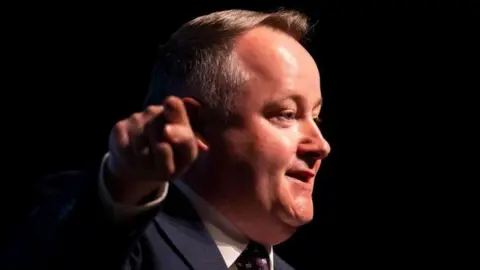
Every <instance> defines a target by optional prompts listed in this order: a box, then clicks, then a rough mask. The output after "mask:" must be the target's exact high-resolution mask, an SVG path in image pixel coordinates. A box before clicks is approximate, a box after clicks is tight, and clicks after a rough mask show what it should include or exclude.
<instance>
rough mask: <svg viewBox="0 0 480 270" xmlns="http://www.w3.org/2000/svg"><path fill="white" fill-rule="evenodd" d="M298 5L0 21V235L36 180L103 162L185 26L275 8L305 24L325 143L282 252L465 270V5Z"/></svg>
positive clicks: (79, 9)
mask: <svg viewBox="0 0 480 270" xmlns="http://www.w3.org/2000/svg"><path fill="white" fill-rule="evenodd" d="M304 2H305V1H277V2H276V3H267V2H264V1H263V2H262V1H228V4H226V2H225V3H224V4H213V3H206V2H204V1H202V2H196V3H186V2H185V3H184V2H175V3H173V2H172V3H160V2H159V3H157V4H152V5H149V6H141V7H140V6H138V5H136V6H132V5H131V4H124V5H119V4H111V5H107V4H103V5H101V6H100V5H98V4H88V5H87V4H73V3H69V2H68V3H69V4H68V5H67V4H51V5H46V4H42V5H35V6H32V5H30V4H28V5H27V4H25V5H24V6H19V7H15V8H12V9H11V11H12V12H8V9H6V13H7V14H6V15H7V18H8V20H7V23H6V24H5V26H6V28H7V29H6V32H5V34H6V35H5V37H7V36H8V37H7V38H5V41H4V42H5V43H8V44H9V45H12V50H10V49H7V50H5V51H4V54H5V55H4V56H5V57H4V59H8V60H11V61H8V62H7V61H5V62H4V63H7V65H8V67H7V69H8V70H9V71H13V72H12V75H10V72H9V73H7V74H8V76H6V77H5V80H4V82H6V83H5V86H4V90H6V91H3V98H2V103H3V107H2V110H3V111H4V114H3V115H4V120H6V121H4V130H3V132H2V133H3V136H6V137H5V139H4V140H3V142H4V145H3V150H4V151H3V154H4V157H5V159H8V161H5V162H4V163H3V164H4V166H3V167H4V168H3V171H4V176H3V177H2V178H3V179H4V181H3V183H4V188H3V194H4V195H3V196H2V199H3V200H4V203H3V205H4V206H5V210H4V211H3V213H5V217H6V219H7V220H8V222H7V223H6V224H7V226H14V225H15V224H16V223H17V222H18V221H19V220H21V218H22V217H23V214H24V213H25V211H28V209H30V207H31V201H30V200H29V198H32V197H31V196H32V194H31V191H30V189H29V186H30V185H29V184H30V183H31V182H32V181H33V180H36V179H38V178H40V177H42V176H44V175H45V174H48V173H53V172H56V171H59V170H67V169H81V168H82V167H83V166H85V165H86V164H87V163H89V162H91V161H92V160H95V159H98V158H99V157H101V156H102V155H103V154H104V153H105V152H106V151H107V140H108V134H109V131H110V129H111V127H112V125H113V124H114V123H115V122H116V121H118V120H120V119H122V118H124V117H127V116H128V115H129V114H131V113H133V112H135V111H137V110H140V109H141V105H142V101H143V98H144V95H145V93H146V90H147V86H148V82H149V76H150V73H149V72H150V68H151V64H152V60H153V58H152V57H153V55H154V53H155V50H156V47H157V46H158V44H159V43H160V42H163V41H165V40H166V39H167V38H168V36H169V34H170V33H172V32H173V31H174V30H175V29H176V28H178V27H179V26H180V25H181V24H182V23H184V22H186V21H187V20H190V19H192V18H193V17H195V16H198V15H201V14H205V13H208V12H211V11H215V10H219V9H227V8H247V9H254V10H274V9H276V8H277V7H281V6H283V7H286V8H296V9H299V10H300V11H303V12H305V13H307V14H308V15H310V16H311V18H312V21H314V22H316V27H315V30H314V32H313V35H312V38H311V42H310V45H309V49H310V51H311V53H312V55H313V56H314V57H315V59H316V60H317V63H318V65H319V68H320V71H321V79H322V91H323V96H324V99H325V101H324V108H323V112H322V118H323V121H324V123H323V124H322V129H323V132H324V135H325V137H326V138H327V139H328V140H329V141H330V143H331V145H332V153H331V155H330V157H329V158H328V159H327V160H326V161H325V162H324V165H323V167H322V169H321V172H320V174H319V176H318V179H317V184H316V191H315V203H316V208H315V210H316V216H315V220H314V222H312V223H311V224H309V225H307V226H305V227H304V228H302V229H301V230H300V231H299V232H298V233H297V235H295V237H293V238H292V239H291V240H289V241H287V242H286V243H284V244H282V245H281V246H279V247H278V251H279V253H280V254H281V255H283V257H284V258H285V259H286V260H287V261H288V262H290V263H291V264H292V265H294V266H297V267H298V268H299V269H346V267H352V266H353V267H356V268H360V267H362V268H363V267H365V268H366V269H371V268H378V269H380V268H381V269H392V268H397V267H412V266H420V267H431V266H433V265H435V266H444V265H446V264H451V265H457V266H458V264H459V263H462V262H463V259H458V257H457V256H456V254H457V251H458V250H459V248H460V247H462V246H463V245H462V244H460V245H459V244H458V243H457V242H456V240H464V238H463V236H460V232H461V231H463V228H462V227H458V226H456V225H462V226H463V224H464V223H463V222H464V221H461V220H462V219H461V217H462V215H463V210H462V209H463V208H464V204H463V203H459V202H460V199H459V198H462V199H465V196H460V195H459V193H460V192H462V189H466V188H465V187H464V185H463V183H464V182H463V180H464V179H470V178H471V179H472V180H473V178H472V177H469V176H466V175H464V170H463V169H456V166H457V165H465V164H466V163H468V162H467V161H465V160H467V159H468V157H467V155H466V154H460V149H459V143H460V142H461V141H463V140H464V139H466V137H467V135H462V136H461V137H460V138H459V137H458V136H456V135H455V134H457V135H458V133H460V130H461V126H462V125H463V124H464V123H469V124H472V123H475V122H467V120H466V119H467V115H471V112H470V110H471V109H473V107H474V106H471V105H470V104H471V102H470V101H472V99H468V98H466V94H469V93H475V91H476V90H478V84H473V80H471V78H472V77H474V76H475V75H476V72H475V68H476V67H477V65H478V64H477V61H476V60H474V59H475V58H474V57H475V56H476V54H477V47H476V46H475V45H474V42H476V39H477V36H478V27H477V26H476V25H478V17H476V14H478V13H477V9H476V7H474V6H470V7H468V6H465V5H463V6H461V5H460V3H459V2H456V1H450V2H446V1H443V2H440V1H412V2H408V1H393V0H390V1H346V0H337V1H326V0H324V1H316V2H314V1H312V2H309V3H304ZM475 30H476V31H475ZM475 83H476V82H475ZM9 94H10V96H9ZM473 100H474V99H473ZM470 126H475V125H474V124H473V125H470ZM9 149H10V150H9ZM467 198H468V197H467ZM4 232H5V233H6V234H8V228H7V229H6V230H4ZM467 254H468V252H466V253H462V254H461V255H467ZM311 264H314V266H311V267H307V265H311Z"/></svg>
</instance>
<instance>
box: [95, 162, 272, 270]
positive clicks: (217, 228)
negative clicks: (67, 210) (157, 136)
mask: <svg viewBox="0 0 480 270" xmlns="http://www.w3.org/2000/svg"><path fill="white" fill-rule="evenodd" d="M108 156H109V154H108V153H107V154H106V155H105V156H104V159H103V161H102V164H101V168H100V176H99V190H100V198H101V200H102V202H103V203H104V205H105V207H107V209H109V210H110V211H112V213H113V214H114V217H115V218H116V219H118V220H125V219H129V218H131V217H133V216H135V215H138V214H141V213H142V212H144V211H146V210H148V209H151V208H152V207H155V206H157V205H158V204H160V203H161V202H162V201H163V200H164V199H165V198H166V196H167V194H168V189H169V185H170V184H169V183H166V185H165V189H164V190H163V192H162V193H161V194H159V197H158V198H157V199H155V200H154V201H151V202H148V203H147V204H145V205H142V206H130V205H123V204H120V203H118V202H115V201H114V200H113V199H112V197H111V196H110V193H109V192H108V190H107V188H106V186H105V183H104V179H103V168H104V166H105V164H106V160H107V158H108ZM172 183H173V184H174V185H176V186H177V187H178V188H179V189H180V191H181V192H182V193H184V194H185V196H186V197H187V198H188V199H189V200H190V202H191V204H192V206H193V207H194V208H195V210H196V211H197V213H198V215H199V216H200V218H201V220H202V222H203V224H204V225H205V228H206V229H207V231H208V232H209V233H210V235H211V236H212V238H213V240H214V241H215V243H216V244H217V247H218V249H219V251H220V253H221V254H222V256H223V259H224V260H225V264H226V265H227V267H228V268H232V265H233V264H234V262H235V260H237V258H238V257H239V256H240V254H241V253H242V251H243V250H244V249H245V248H246V247H247V245H248V239H247V238H246V237H245V236H244V235H243V234H242V233H241V232H240V231H239V230H238V229H237V228H236V227H235V226H233V225H232V224H231V223H230V222H229V221H228V220H227V219H226V218H225V217H223V216H222V215H221V214H220V213H219V212H218V211H217V210H216V209H215V208H214V207H213V206H211V205H210V204H209V203H208V202H206V201H205V200H204V199H203V198H201V197H200V196H198V195H197V194H196V193H195V192H194V191H193V190H192V189H191V188H190V187H189V186H187V185H186V184H185V183H184V182H182V181H181V180H176V181H174V182H172ZM267 250H268V251H269V258H270V270H273V249H272V247H271V246H270V247H267Z"/></svg>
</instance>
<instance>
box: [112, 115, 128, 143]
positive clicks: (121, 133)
mask: <svg viewBox="0 0 480 270" xmlns="http://www.w3.org/2000/svg"><path fill="white" fill-rule="evenodd" d="M112 136H113V140H114V141H115V142H116V144H117V145H118V146H119V147H120V148H126V147H128V145H129V144H130V141H129V136H128V132H127V125H126V122H125V121H119V122H117V123H116V124H115V126H114V127H113V129H112Z"/></svg>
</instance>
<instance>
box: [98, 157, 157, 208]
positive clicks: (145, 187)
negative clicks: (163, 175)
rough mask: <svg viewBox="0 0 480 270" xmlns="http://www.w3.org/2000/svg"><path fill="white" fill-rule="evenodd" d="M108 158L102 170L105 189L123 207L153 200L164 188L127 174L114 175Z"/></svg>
mask: <svg viewBox="0 0 480 270" xmlns="http://www.w3.org/2000/svg"><path fill="white" fill-rule="evenodd" d="M112 168H113V167H112V163H111V160H110V158H109V160H108V161H107V164H106V166H105V168H104V170H103V179H104V183H105V187H106V189H107V191H108V193H109V194H110V196H111V197H112V199H113V200H114V201H115V202H118V203H121V204H125V205H132V206H137V205H143V204H145V203H147V202H149V201H152V200H155V198H156V197H157V196H158V194H161V193H162V192H163V190H164V188H165V183H162V182H160V183H159V182H153V181H141V180H139V179H134V177H133V176H130V175H129V174H127V173H114V171H116V170H112Z"/></svg>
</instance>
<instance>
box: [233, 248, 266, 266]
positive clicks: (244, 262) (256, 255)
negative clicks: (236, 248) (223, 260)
mask: <svg viewBox="0 0 480 270" xmlns="http://www.w3.org/2000/svg"><path fill="white" fill-rule="evenodd" d="M269 261H270V260H269V256H268V252H267V250H266V249H265V247H264V246H262V245H260V244H258V243H255V242H250V244H248V246H247V248H246V249H245V250H244V251H243V252H242V254H240V257H238V259H237V260H236V261H235V266H236V268H237V269H238V270H244V269H248V270H269V269H270V266H269V265H270V263H269Z"/></svg>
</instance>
